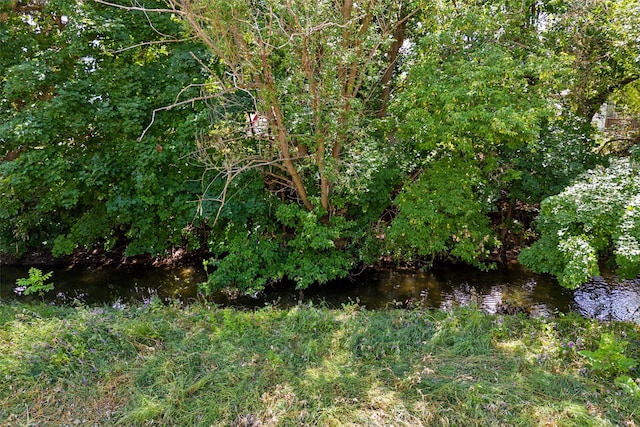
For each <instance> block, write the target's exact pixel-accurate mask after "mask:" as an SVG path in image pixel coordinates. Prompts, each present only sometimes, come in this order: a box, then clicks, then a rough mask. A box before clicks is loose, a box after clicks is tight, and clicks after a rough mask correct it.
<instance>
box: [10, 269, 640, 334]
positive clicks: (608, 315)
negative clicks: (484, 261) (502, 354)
mask: <svg viewBox="0 0 640 427" xmlns="http://www.w3.org/2000/svg"><path fill="white" fill-rule="evenodd" d="M43 271H49V270H47V269H43ZM27 274H28V268H16V267H8V266H0V299H3V300H6V299H11V298H24V297H18V296H17V295H16V294H15V292H14V288H15V287H16V286H15V282H16V279H17V278H20V277H26V276H27ZM205 279H206V276H205V273H204V271H203V270H202V269H199V268H193V267H187V268H154V269H149V268H140V267H137V268H136V267H126V268H125V267H123V268H73V269H54V274H53V279H52V280H53V282H54V284H55V292H54V293H52V294H50V295H48V298H49V299H50V300H51V301H52V302H55V303H59V304H74V303H80V304H110V305H117V306H125V305H127V304H130V303H132V302H134V301H135V302H149V301H150V300H151V299H152V298H160V299H161V300H175V299H177V300H181V301H184V302H189V301H194V300H196V299H197V298H199V296H198V292H197V284H198V283H200V282H202V281H204V280H205ZM211 300H212V302H214V303H217V304H222V305H232V306H243V307H249V308H253V307H260V306H264V305H266V304H272V305H278V306H281V307H288V306H292V305H295V304H299V303H313V304H320V303H322V304H327V305H328V306H330V307H340V306H341V305H343V304H347V303H350V302H357V303H358V304H360V305H362V306H365V307H367V308H371V309H380V308H384V307H389V306H416V305H418V306H423V307H430V308H442V309H450V308H452V307H456V306H468V305H476V306H478V307H481V308H482V309H483V310H485V311H487V312H489V313H497V312H518V311H526V312H528V313H531V314H532V315H534V316H550V315H553V314H555V313H559V312H562V313H566V312H569V311H577V312H578V313H580V314H582V315H583V316H586V317H592V318H597V319H601V320H631V321H635V322H638V323H640V280H624V281H621V280H618V279H617V278H616V277H615V275H613V274H609V275H605V276H604V277H597V278H594V279H593V280H592V281H591V282H589V283H588V284H586V285H584V286H582V287H581V288H579V289H578V290H576V291H570V290H568V289H564V288H562V287H561V286H560V285H558V283H557V281H555V280H554V279H551V278H549V277H546V276H540V275H534V274H531V273H528V272H526V271H524V270H523V269H521V268H519V267H511V268H507V269H502V270H498V271H492V272H480V271H478V270H475V269H471V268H457V267H438V268H435V269H433V270H430V271H428V272H421V271H411V270H399V269H388V270H380V271H374V272H367V273H363V274H361V275H358V276H357V277H352V278H350V279H345V280H340V281H335V282H332V283H329V284H327V285H324V286H313V287H311V288H309V289H306V290H304V291H299V290H296V289H295V286H294V285H293V284H284V285H279V286H277V287H274V288H272V289H267V290H266V291H264V292H262V293H260V294H259V295H257V296H256V297H247V296H234V295H232V294H228V293H224V292H219V293H217V294H215V295H214V296H212V297H211Z"/></svg>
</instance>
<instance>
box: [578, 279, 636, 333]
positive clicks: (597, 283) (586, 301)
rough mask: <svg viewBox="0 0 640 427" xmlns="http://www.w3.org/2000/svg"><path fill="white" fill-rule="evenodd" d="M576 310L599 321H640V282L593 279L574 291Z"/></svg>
mask: <svg viewBox="0 0 640 427" xmlns="http://www.w3.org/2000/svg"><path fill="white" fill-rule="evenodd" d="M574 301H575V304H576V310H577V311H578V312H579V313H580V314H582V315H583V316H585V317H593V318H596V319H599V320H624V321H634V322H639V321H640V280H639V279H634V280H622V281H618V280H617V279H614V278H610V279H609V282H607V280H605V278H603V277H595V278H593V279H592V280H591V281H590V282H588V283H586V284H585V285H583V286H581V287H580V288H578V289H576V291H575V293H574Z"/></svg>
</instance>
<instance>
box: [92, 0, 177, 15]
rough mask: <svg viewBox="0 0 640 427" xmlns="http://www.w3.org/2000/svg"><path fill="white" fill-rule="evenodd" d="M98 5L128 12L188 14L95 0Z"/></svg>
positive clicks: (173, 10) (172, 10) (175, 10)
mask: <svg viewBox="0 0 640 427" xmlns="http://www.w3.org/2000/svg"><path fill="white" fill-rule="evenodd" d="M93 1H95V2H96V3H100V4H104V5H105V6H111V7H116V8H118V9H123V10H128V11H137V12H150V13H175V14H178V15H185V14H186V13H185V12H183V11H181V10H178V9H149V8H146V7H140V6H124V5H121V4H117V3H111V2H108V1H105V0H93Z"/></svg>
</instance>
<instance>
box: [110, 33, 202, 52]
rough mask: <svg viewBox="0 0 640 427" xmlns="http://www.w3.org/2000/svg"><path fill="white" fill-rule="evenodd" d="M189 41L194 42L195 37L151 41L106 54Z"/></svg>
mask: <svg viewBox="0 0 640 427" xmlns="http://www.w3.org/2000/svg"><path fill="white" fill-rule="evenodd" d="M189 40H195V37H189V38H187V39H170V40H153V41H150V42H143V43H138V44H134V45H132V46H127V47H123V48H122V49H116V50H108V51H107V52H108V53H113V54H116V53H122V52H126V51H127V50H131V49H136V48H139V47H144V46H152V45H156V44H165V43H182V42H186V41H189Z"/></svg>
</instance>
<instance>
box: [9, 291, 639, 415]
mask: <svg viewBox="0 0 640 427" xmlns="http://www.w3.org/2000/svg"><path fill="white" fill-rule="evenodd" d="M639 340H640V329H639V327H638V325H634V324H631V323H620V322H612V323H601V322H597V321H594V320H589V319H583V318H580V317H578V316H577V315H567V316H559V317H557V318H552V319H545V318H527V317H522V316H492V315H488V314H484V313H482V312H480V311H479V310H477V309H475V308H473V307H471V308H459V309H456V310H454V311H452V312H444V311H430V310H423V309H419V308H416V309H413V310H411V309H405V310H396V309H389V310H381V311H368V310H364V309H362V308H360V307H358V306H357V305H348V306H343V307H342V308H340V309H329V308H326V307H316V306H298V307H295V308H293V309H290V310H281V309H278V308H276V307H265V308H262V309H258V310H255V311H243V310H238V309H231V308H221V307H210V306H206V305H205V304H204V303H202V304H193V305H189V306H180V305H178V304H175V305H163V304H161V303H159V302H158V301H152V302H151V303H149V304H146V305H141V306H137V307H128V308H124V309H116V308H111V307H52V306H48V305H44V304H33V305H32V304H18V303H15V304H7V305H0V423H1V424H2V425H3V426H35V425H48V426H63V425H102V426H116V425H121V426H138V425H139V426H146V425H163V426H171V425H175V426H186V425H189V426H211V425H213V426H304V425H307V426H345V425H352V426H356V425H358V426H383V425H387V426H388V425H394V426H456V425H457V426H462V425H464V426H471V425H478V426H482V425H484V426H497V425H510V426H543V425H554V426H580V427H584V426H598V427H602V426H637V425H639V424H640V413H639V412H638V404H639V403H640V387H639V386H638V382H637V380H636V379H635V378H637V377H638V373H637V371H636V370H635V363H636V360H634V357H637V354H638V351H639V350H640V342H639Z"/></svg>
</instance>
